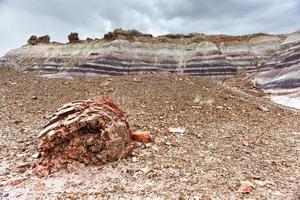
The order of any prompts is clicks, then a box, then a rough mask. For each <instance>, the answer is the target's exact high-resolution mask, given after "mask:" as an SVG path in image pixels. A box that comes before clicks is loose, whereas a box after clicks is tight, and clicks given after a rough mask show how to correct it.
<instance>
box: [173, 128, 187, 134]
mask: <svg viewBox="0 0 300 200" xmlns="http://www.w3.org/2000/svg"><path fill="white" fill-rule="evenodd" d="M169 132H170V133H179V134H183V133H185V128H184V127H170V128H169Z"/></svg>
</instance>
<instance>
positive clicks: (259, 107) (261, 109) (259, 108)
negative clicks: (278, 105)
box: [257, 105, 269, 112]
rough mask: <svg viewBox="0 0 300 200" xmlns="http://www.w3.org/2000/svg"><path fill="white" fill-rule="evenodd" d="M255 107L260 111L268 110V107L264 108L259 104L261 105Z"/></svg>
mask: <svg viewBox="0 0 300 200" xmlns="http://www.w3.org/2000/svg"><path fill="white" fill-rule="evenodd" d="M257 109H258V110H260V111H262V112H269V109H268V108H265V107H263V106H261V105H258V106H257Z"/></svg>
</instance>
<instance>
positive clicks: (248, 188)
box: [237, 181, 254, 193]
mask: <svg viewBox="0 0 300 200" xmlns="http://www.w3.org/2000/svg"><path fill="white" fill-rule="evenodd" d="M253 189H254V185H253V184H252V183H251V182H250V181H241V186H240V187H239V189H238V190H237V192H240V193H250V192H252V191H253Z"/></svg>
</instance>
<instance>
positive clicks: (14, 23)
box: [0, 0, 300, 55]
mask: <svg viewBox="0 0 300 200" xmlns="http://www.w3.org/2000/svg"><path fill="white" fill-rule="evenodd" d="M0 22H1V23H0V55H3V54H4V53H5V52H7V51H8V50H10V49H12V48H17V47H19V46H21V45H23V44H25V43H26V41H27V39H28V38H29V37H30V36H31V35H33V34H34V35H38V36H40V35H44V34H49V35H50V37H51V41H60V42H65V41H66V40H67V35H68V33H69V32H78V33H79V36H80V38H86V37H93V38H94V37H98V38H100V37H102V36H103V34H104V33H106V32H108V31H110V30H113V29H115V28H119V27H120V28H124V29H137V30H139V31H141V32H147V33H151V34H154V35H159V34H165V33H190V32H202V33H208V34H212V33H213V34H215V33H224V34H234V35H238V34H246V33H253V32H267V33H289V32H293V31H296V30H298V29H300V0H0Z"/></svg>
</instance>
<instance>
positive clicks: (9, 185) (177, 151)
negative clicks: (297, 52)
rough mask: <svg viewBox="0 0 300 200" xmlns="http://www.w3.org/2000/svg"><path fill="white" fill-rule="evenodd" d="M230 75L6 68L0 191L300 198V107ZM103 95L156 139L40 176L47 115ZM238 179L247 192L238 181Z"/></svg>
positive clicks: (6, 194)
mask: <svg viewBox="0 0 300 200" xmlns="http://www.w3.org/2000/svg"><path fill="white" fill-rule="evenodd" d="M230 83H231V84H226V82H225V83H217V82H213V81H210V80H207V79H203V78H200V77H189V76H179V75H166V74H148V75H135V76H123V77H110V78H106V77H102V78H99V77H97V78H76V79H73V80H58V79H43V78H40V77H36V76H33V75H29V74H23V73H19V72H16V71H14V70H11V69H6V68H1V69H0V101H1V102H0V127H1V129H0V147H1V148H0V163H1V165H0V199H298V198H299V177H300V170H299V169H300V165H299V164H300V159H299V148H300V146H299V145H300V120H299V116H300V114H299V112H298V111H295V110H290V109H285V108H283V107H280V106H277V105H275V104H273V103H271V102H269V101H268V100H266V99H265V98H264V97H258V96H260V95H253V91H252V92H251V93H248V94H246V93H245V90H244V89H243V88H242V89H241V88H238V87H237V88H233V86H232V83H234V81H233V82H230ZM225 84H226V85H225ZM99 95H105V96H108V97H110V98H111V99H113V100H114V101H115V102H116V103H117V104H118V105H119V106H120V107H121V108H122V109H123V110H124V111H125V112H126V115H127V117H128V121H129V124H130V126H131V129H133V130H147V131H151V133H152V136H153V142H152V143H150V144H147V145H145V144H140V143H139V144H137V145H138V147H137V148H136V149H135V151H134V153H133V155H132V156H130V157H127V158H125V159H122V160H120V161H116V162H112V163H108V164H105V165H101V166H84V165H83V164H77V165H74V166H70V167H68V168H67V169H65V170H61V171H58V172H55V173H53V174H51V175H50V176H49V177H47V178H45V177H44V178H41V177H38V176H36V175H35V174H34V173H33V170H32V169H31V167H30V166H31V164H32V163H35V162H38V161H39V158H34V157H36V153H37V152H38V144H39V142H40V141H39V139H38V138H37V134H38V132H39V131H40V130H41V128H42V126H43V125H44V124H45V122H46V121H47V119H46V117H47V116H48V115H50V114H51V113H53V112H54V111H55V110H56V109H57V108H58V107H60V106H61V105H62V104H64V103H68V102H70V101H74V100H78V99H88V98H91V97H96V96H99ZM170 127H175V128H176V127H182V128H184V129H185V132H184V133H171V132H170V131H169V128H170ZM241 181H249V182H250V183H251V184H253V185H252V187H251V189H252V191H250V193H242V192H239V191H238V190H239V187H240V185H241Z"/></svg>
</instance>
